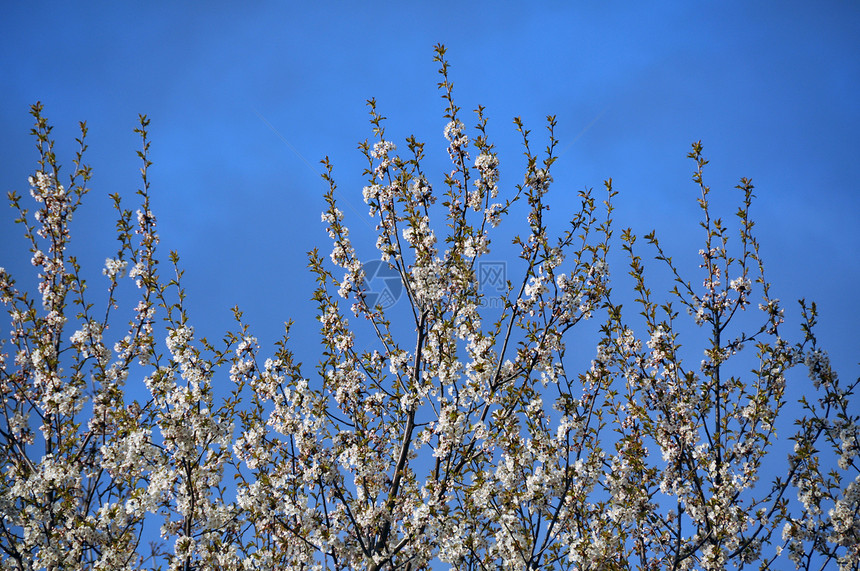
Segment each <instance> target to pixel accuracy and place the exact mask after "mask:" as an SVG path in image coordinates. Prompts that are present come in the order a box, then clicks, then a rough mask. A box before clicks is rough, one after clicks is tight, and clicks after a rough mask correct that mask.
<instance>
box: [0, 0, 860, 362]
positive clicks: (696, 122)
mask: <svg viewBox="0 0 860 571" xmlns="http://www.w3.org/2000/svg"><path fill="white" fill-rule="evenodd" d="M858 29H860V8H858V6H857V4H855V3H851V2H816V3H802V2H781V3H779V4H778V5H777V4H772V3H745V2H744V3H742V2H722V3H716V2H710V3H693V2H664V3H660V4H659V5H658V6H656V7H655V6H646V5H644V3H636V4H635V5H634V4H633V3H630V4H621V3H615V2H581V3H569V2H533V3H528V4H526V3H513V2H434V3H423V4H419V3H417V2H362V3H346V2H342V3H333V2H292V3H276V2H248V3H242V4H241V5H240V4H239V3H235V4H229V3H226V2H212V3H206V4H203V3H194V4H191V3H187V4H183V3H167V2H151V3H146V4H145V5H144V4H141V3H132V4H127V3H108V2H103V3H90V4H88V5H87V6H86V7H81V6H78V5H75V4H72V3H60V2H55V3H50V2H48V3H38V4H37V3H24V2H16V3H5V4H4V6H3V8H0V70H2V71H0V77H2V91H0V102H2V105H0V133H2V134H3V136H2V138H0V188H2V190H3V192H4V193H5V192H6V191H8V190H11V189H17V190H18V191H19V192H21V193H22V194H26V191H27V186H26V184H27V183H26V180H27V176H28V175H29V174H31V173H32V171H33V170H34V169H35V164H36V163H35V161H36V153H35V146H34V141H33V139H32V137H30V136H29V134H28V133H29V129H30V127H31V125H32V121H31V118H30V117H29V115H28V108H29V105H30V104H32V103H34V102H35V101H37V100H38V101H42V102H43V104H44V105H45V114H46V115H47V116H48V117H49V119H50V120H51V121H52V122H53V123H54V124H55V126H56V129H55V131H54V134H55V135H56V136H57V138H58V140H59V151H60V153H61V157H62V161H61V162H63V163H64V164H66V165H70V164H71V155H70V152H71V150H73V145H72V141H73V138H74V137H75V136H76V135H77V128H76V125H77V122H78V121H79V120H86V121H87V122H88V124H89V127H90V137H89V142H90V150H89V153H88V159H89V163H90V164H91V165H92V166H93V167H94V172H95V174H94V178H93V180H92V184H91V185H90V186H91V188H92V192H91V194H90V195H89V198H88V202H87V204H86V205H85V208H84V210H83V211H82V212H81V213H80V214H79V215H78V217H77V218H76V220H75V226H73V232H74V235H75V236H76V237H77V238H76V240H74V241H73V243H74V242H78V243H77V246H76V247H77V248H78V249H77V250H76V253H77V254H78V255H79V257H80V258H81V259H82V260H83V261H84V263H85V264H86V263H90V264H94V266H93V267H94V275H93V282H92V287H97V285H96V284H98V283H99V282H98V280H99V279H100V278H99V276H98V275H97V272H98V269H99V267H100V265H101V264H102V263H103V261H104V258H105V257H107V256H109V255H111V254H112V252H113V251H115V248H114V244H115V242H114V241H113V239H112V237H111V231H112V228H113V217H112V213H111V210H110V202H109V200H108V199H107V195H108V194H109V193H112V192H120V193H121V194H123V195H124V196H126V197H127V200H128V202H127V204H128V205H129V206H131V205H133V204H134V202H133V200H134V197H133V192H134V190H135V189H136V188H138V186H139V177H138V174H137V173H138V167H139V162H138V160H137V158H136V156H135V151H136V150H137V149H138V148H139V140H138V139H137V137H136V135H134V134H133V132H132V130H133V129H134V127H135V126H136V122H137V114H138V113H146V114H148V115H149V117H150V118H151V120H152V124H151V139H152V141H153V146H152V160H153V161H154V166H153V167H152V169H151V171H150V176H151V181H152V195H153V204H154V211H155V214H156V216H157V217H158V220H159V227H160V233H161V239H162V243H161V245H162V252H163V254H164V257H165V259H166V253H167V251H168V250H170V249H175V250H178V251H179V253H180V255H181V257H182V265H183V267H184V268H185V269H186V281H185V284H186V287H187V290H188V294H189V309H190V315H191V319H192V322H193V323H194V325H195V327H196V330H197V332H198V333H199V334H202V335H207V336H211V337H215V338H220V334H221V333H222V332H223V331H224V329H225V328H227V327H229V326H230V323H231V314H230V311H229V308H230V307H231V306H233V305H236V304H238V305H239V306H240V307H241V308H242V309H243V310H244V311H245V315H246V318H247V321H248V322H249V323H251V325H252V327H253V330H254V332H256V334H257V335H258V336H259V337H260V340H261V342H262V344H263V345H266V346H270V345H271V344H272V343H273V342H274V341H275V340H276V339H277V338H278V336H279V334H280V332H281V331H282V324H283V322H284V321H285V320H286V319H288V318H291V317H292V318H295V319H296V320H297V321H298V326H299V327H303V328H304V329H305V330H306V329H307V328H311V329H312V330H313V332H314V335H315V331H316V325H315V322H314V321H313V312H312V310H313V303H312V302H310V301H309V299H310V296H311V294H312V288H313V279H312V276H310V275H309V274H308V273H307V272H306V271H305V266H306V264H307V258H306V252H307V251H308V250H310V249H311V248H313V247H314V246H320V248H321V249H322V250H323V251H324V252H326V253H327V252H328V251H329V244H328V239H327V237H326V235H325V232H324V228H323V225H322V224H321V223H320V216H319V214H320V212H321V210H322V209H323V200H322V194H323V192H324V190H325V186H324V184H323V182H322V181H321V179H320V178H319V172H320V168H319V164H318V161H319V160H320V159H321V158H323V157H324V156H326V155H328V156H329V157H330V158H331V160H332V162H333V164H334V167H335V176H336V178H337V180H338V183H339V187H340V192H341V194H342V196H343V197H344V198H345V199H346V200H348V201H350V202H351V203H352V204H353V205H355V206H356V207H357V208H358V210H359V211H360V212H362V213H363V212H364V211H365V209H364V208H363V205H362V202H361V188H362V186H364V183H365V181H364V178H363V176H362V168H363V167H364V159H363V157H362V156H361V155H360V153H359V152H358V151H357V150H356V148H355V147H356V143H357V142H359V141H361V140H363V139H365V138H369V137H372V133H371V131H370V127H369V124H368V122H367V113H366V109H365V103H364V102H365V100H366V99H368V98H370V97H376V98H377V100H378V103H379V108H380V111H381V112H382V113H383V114H384V115H385V116H387V117H388V122H387V126H388V131H387V132H388V135H389V136H390V137H391V138H393V139H394V140H395V141H396V142H401V143H402V141H403V138H404V137H405V136H406V135H409V134H412V133H414V134H415V135H416V136H417V137H418V138H419V139H420V140H423V141H425V142H426V143H427V150H428V153H429V154H430V155H431V160H435V161H436V163H437V164H438V165H439V168H438V169H436V170H435V172H436V173H437V174H438V178H437V179H436V182H437V183H441V176H442V172H443V169H444V168H445V165H444V158H445V150H444V148H445V143H444V139H443V138H442V128H443V126H444V124H445V120H444V119H443V118H442V113H443V109H444V106H443V103H442V100H441V99H439V97H438V92H437V90H436V85H435V84H436V81H437V75H436V65H435V64H434V63H433V62H432V56H433V52H432V47H433V45H434V44H435V43H437V42H442V43H445V44H446V45H447V46H448V50H449V51H448V56H449V59H450V62H451V65H452V68H451V77H452V79H453V80H454V83H455V96H456V98H457V101H458V104H459V105H460V106H461V107H462V108H463V109H464V111H466V112H467V115H466V116H467V117H468V111H469V110H471V109H473V108H475V107H476V106H477V105H478V104H482V105H484V106H485V107H486V110H487V115H488V116H489V118H490V123H489V132H490V135H491V136H492V137H493V138H494V139H495V141H496V143H497V146H498V149H499V151H500V160H501V169H502V173H503V174H502V185H503V192H505V190H506V189H507V190H510V189H511V188H512V187H513V185H514V184H515V183H516V182H519V181H520V180H521V177H522V172H523V168H522V167H523V157H522V154H521V148H520V147H519V146H518V138H517V134H516V132H515V131H514V127H513V124H512V122H511V119H512V118H513V117H514V116H518V115H519V116H521V117H522V118H523V120H524V121H525V123H526V124H527V126H529V127H530V128H531V129H532V130H533V132H534V134H535V135H534V136H535V141H536V143H538V145H537V146H538V147H541V146H542V145H543V144H544V139H543V138H542V137H543V126H544V117H545V116H546V115H548V114H556V115H557V116H558V121H559V127H558V129H557V136H558V137H559V139H560V148H561V149H564V152H563V153H562V155H561V158H560V161H559V162H558V163H557V164H556V166H555V167H554V168H555V181H556V184H555V186H554V190H553V191H552V192H553V193H555V194H554V197H553V198H551V202H552V204H553V205H554V206H553V207H554V209H555V210H554V212H557V213H558V216H559V217H560V218H559V220H561V219H562V218H565V217H566V209H569V208H573V207H574V206H575V200H574V199H575V196H576V192H577V191H579V190H580V189H582V188H583V187H593V188H594V189H595V190H597V191H599V190H600V189H601V188H602V181H603V180H604V179H606V178H609V177H612V178H613V180H614V184H615V188H616V189H617V190H618V191H619V192H620V194H619V196H618V198H617V200H616V206H617V212H616V224H617V227H618V228H622V227H624V226H632V227H633V228H634V229H635V230H636V231H638V232H639V233H645V232H647V231H649V230H650V229H652V228H656V229H657V231H658V235H659V236H661V237H662V240H663V242H664V245H665V246H666V247H667V249H668V250H669V251H671V252H673V253H675V254H676V255H677V258H678V259H679V260H685V259H686V260H689V261H690V262H691V263H693V261H694V260H695V252H696V250H698V248H699V247H700V243H701V231H700V229H699V228H698V226H697V221H698V218H697V216H698V209H697V206H696V203H695V199H696V188H695V186H694V185H693V183H692V182H690V175H691V173H692V170H693V164H692V162H691V161H690V160H689V159H686V158H685V156H686V153H687V152H688V150H689V147H690V143H691V142H693V141H695V140H698V139H701V140H702V141H703V143H704V145H705V155H706V156H707V157H708V158H709V159H710V160H711V164H710V165H709V168H708V170H707V171H706V180H707V181H708V182H709V184H710V185H711V187H712V189H713V191H714V193H715V194H714V198H715V203H717V204H718V205H719V207H720V208H722V209H723V210H722V212H723V213H724V215H725V217H726V218H732V216H731V214H732V213H733V211H734V209H735V205H736V203H735V201H736V199H737V198H738V194H737V193H736V192H735V191H732V188H733V187H734V185H735V184H737V181H738V179H739V178H740V177H744V176H745V177H750V178H752V179H753V182H754V184H755V185H756V188H757V190H756V195H757V200H756V201H755V203H754V206H753V218H754V219H755V220H756V221H757V230H758V236H759V239H760V242H761V244H762V254H763V256H764V259H765V262H766V264H767V267H768V270H769V278H770V279H771V281H772V282H773V283H774V284H775V285H774V287H775V290H774V293H775V295H777V296H778V297H780V298H782V299H783V300H784V301H787V302H788V304H787V307H788V309H789V311H788V316H789V321H792V320H794V321H795V322H796V317H797V312H796V311H794V309H795V305H793V300H795V299H797V298H800V297H806V298H807V299H813V300H816V301H817V302H818V304H819V307H820V310H821V313H822V318H821V327H820V329H819V334H820V338H821V340H822V342H823V345H824V347H825V348H827V349H828V350H829V351H830V352H831V356H832V358H833V359H834V363H835V364H836V365H837V367H838V370H839V371H840V373H841V374H842V376H843V377H849V378H853V377H855V376H856V375H857V374H858V368H857V356H858V354H860V352H858V349H860V346H858V345H860V341H858V339H860V337H858V336H857V334H856V322H857V320H858V319H859V318H860V301H858V295H857V293H858V287H857V283H858V278H860V264H858V261H857V259H858V254H860V224H858V213H860V183H858V182H857V178H856V176H855V173H854V172H853V170H854V167H855V166H856V165H857V163H858V160H857V157H858V156H860V141H858V138H857V133H860V105H858V103H857V101H858V96H857V93H858V92H860V35H858V34H857V33H856V32H857V30H858ZM284 141H286V142H288V144H285V142H284ZM291 147H292V148H291ZM293 149H294V150H293ZM431 172H433V171H431ZM556 205H557V206H556ZM343 209H344V210H345V211H346V212H347V215H348V218H347V221H348V222H351V224H352V227H353V230H354V233H355V236H356V241H357V243H360V244H363V246H364V251H365V252H367V253H368V254H369V255H370V256H372V253H373V250H372V245H373V239H372V237H371V236H370V235H369V233H368V232H367V231H366V228H367V227H366V226H365V225H363V223H362V222H360V221H359V220H358V219H357V218H358V217H357V216H356V215H355V214H354V213H353V212H352V211H351V210H350V209H349V208H348V207H343ZM11 219H12V212H11V210H10V209H6V208H2V209H0V244H2V248H0V265H3V266H5V267H7V269H10V270H13V271H15V270H16V269H18V270H19V271H22V269H26V268H27V267H29V266H28V265H27V263H26V262H27V259H28V257H29V254H27V253H26V251H24V250H23V244H24V243H23V242H22V241H21V238H20V236H19V234H20V233H19V232H18V229H17V228H12V229H10V221H11ZM362 228H363V229H362ZM559 228H560V226H559ZM362 240H363V242H362ZM641 253H642V254H645V253H646V250H644V249H643V250H641ZM687 265H688V267H689V265H690V264H687ZM689 269H690V270H692V269H693V268H689ZM620 271H621V268H618V272H619V273H620ZM16 273H17V274H18V276H21V274H20V273H18V272H16ZM691 275H694V276H695V274H691ZM795 331H797V330H796V329H794V330H792V333H794V332H795ZM300 337H301V338H300V339H297V340H296V343H295V344H294V348H297V349H299V350H301V348H302V347H303V346H304V345H303V344H306V343H312V342H313V341H312V340H313V339H315V337H313V335H311V336H308V335H302V336H300ZM315 359H316V357H315V356H314V357H309V359H308V361H309V362H311V363H312V362H314V361H315Z"/></svg>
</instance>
